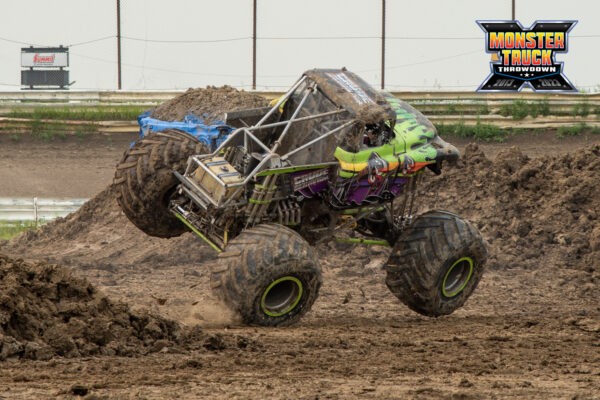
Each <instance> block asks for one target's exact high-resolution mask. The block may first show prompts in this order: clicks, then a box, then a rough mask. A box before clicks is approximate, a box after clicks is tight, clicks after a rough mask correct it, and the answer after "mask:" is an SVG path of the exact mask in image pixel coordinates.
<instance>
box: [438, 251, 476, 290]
mask: <svg viewBox="0 0 600 400" xmlns="http://www.w3.org/2000/svg"><path fill="white" fill-rule="evenodd" d="M472 274H473V259H472V258H471V257H463V258H460V259H458V260H456V261H455V262H454V263H453V264H452V266H451V267H450V268H448V271H446V275H445V276H444V280H443V281H442V294H443V295H444V297H448V298H450V297H454V296H457V295H458V294H459V293H460V292H462V291H463V290H464V289H465V287H466V286H467V283H469V280H470V279H471V275H472Z"/></svg>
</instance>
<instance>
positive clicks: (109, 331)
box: [0, 255, 180, 360]
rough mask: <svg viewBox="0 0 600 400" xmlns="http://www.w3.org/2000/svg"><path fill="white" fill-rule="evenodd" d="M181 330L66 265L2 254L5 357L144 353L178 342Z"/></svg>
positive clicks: (0, 327)
mask: <svg viewBox="0 0 600 400" xmlns="http://www.w3.org/2000/svg"><path fill="white" fill-rule="evenodd" d="M179 333H180V329H179V327H178V325H177V324H176V323H175V322H173V321H169V320H166V319H164V318H161V317H157V316H155V315H151V314H148V313H136V312H132V311H131V310H130V309H129V307H128V306H127V305H126V304H123V303H116V302H112V301H110V300H109V299H108V298H107V297H105V296H104V295H102V294H101V293H99V292H98V291H97V290H96V289H95V288H94V286H92V285H91V284H90V283H89V282H88V281H87V280H85V279H82V278H76V277H74V276H73V275H72V274H71V273H70V272H69V271H67V270H66V269H64V268H62V267H60V266H57V265H50V264H45V263H35V264H31V263H27V262H24V261H23V260H14V259H11V258H8V257H6V256H4V255H0V360H4V359H6V358H9V357H24V358H30V359H49V358H51V357H53V356H54V355H59V356H66V357H76V356H82V355H83V356H85V355H93V354H103V355H124V356H128V355H134V354H143V353H148V352H152V351H158V350H161V349H162V348H163V347H166V346H171V345H174V344H175V342H176V340H177V339H178V336H179Z"/></svg>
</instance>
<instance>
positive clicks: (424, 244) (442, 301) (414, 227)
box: [384, 210, 487, 317]
mask: <svg viewBox="0 0 600 400" xmlns="http://www.w3.org/2000/svg"><path fill="white" fill-rule="evenodd" d="M486 258H487V250H486V248H485V245H484V243H483V239H482V238H481V235H480V234H479V232H478V231H477V229H475V227H473V225H471V223H469V222H468V221H466V220H464V219H462V218H460V217H459V216H457V215H455V214H452V213H450V212H447V211H439V210H434V211H429V212H426V213H424V214H421V215H419V216H418V217H417V218H416V219H415V221H413V223H412V224H411V226H410V227H408V228H407V229H406V230H405V231H404V232H403V233H402V234H401V235H400V237H399V238H398V240H397V241H396V243H395V245H394V248H393V251H392V253H391V255H390V257H389V259H388V261H387V263H386V265H385V267H384V269H385V270H386V272H387V277H386V284H387V286H388V288H389V289H390V290H391V292H392V293H393V294H394V295H395V296H396V297H398V298H399V299H400V300H401V301H402V302H403V303H404V304H406V305H407V306H408V307H409V308H410V309H412V310H414V311H416V312H418V313H419V314H423V315H427V316H430V317H438V316H441V315H447V314H451V313H452V312H454V310H456V309H458V308H459V307H461V306H462V305H463V304H464V303H465V301H466V300H467V299H468V298H469V296H470V295H471V293H473V291H474V290H475V288H476V287H477V284H478V283H479V281H480V279H481V277H482V275H483V271H484V264H485V260H486Z"/></svg>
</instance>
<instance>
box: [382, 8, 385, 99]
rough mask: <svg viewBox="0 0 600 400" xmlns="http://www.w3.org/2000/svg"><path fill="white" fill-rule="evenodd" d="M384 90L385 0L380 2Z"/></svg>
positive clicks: (383, 85) (383, 87)
mask: <svg viewBox="0 0 600 400" xmlns="http://www.w3.org/2000/svg"><path fill="white" fill-rule="evenodd" d="M383 89H385V0H381V90H383Z"/></svg>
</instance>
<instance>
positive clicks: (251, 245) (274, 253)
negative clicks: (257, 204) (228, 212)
mask: <svg viewBox="0 0 600 400" xmlns="http://www.w3.org/2000/svg"><path fill="white" fill-rule="evenodd" d="M211 286H212V288H213V290H214V291H215V293H216V294H217V296H219V297H220V298H221V299H222V300H223V301H224V302H225V304H227V305H228V306H229V307H231V308H232V309H233V310H234V311H236V312H237V313H239V315H240V316H241V318H242V322H243V323H245V324H248V325H261V326H283V325H290V324H293V323H295V322H297V321H298V320H299V319H300V318H301V317H302V316H303V315H304V314H305V313H306V312H307V311H308V310H309V309H310V308H311V306H312V305H313V303H314V302H315V300H316V299H317V296H318V294H319V288H320V287H321V270H320V267H319V261H318V258H317V255H316V253H315V252H314V250H313V249H312V248H311V246H310V245H309V244H308V242H307V241H306V240H304V239H303V238H302V237H301V236H300V235H299V234H298V233H296V232H294V231H293V230H291V229H288V228H286V227H284V226H282V225H276V224H263V225H258V226H256V227H254V228H251V229H248V230H245V231H243V232H242V233H241V234H240V235H239V236H237V237H236V238H234V239H233V240H232V241H231V242H230V243H229V244H228V245H227V247H226V248H225V251H224V252H222V253H220V254H219V258H218V260H217V263H216V265H215V267H214V268H213V270H212V271H211Z"/></svg>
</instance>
